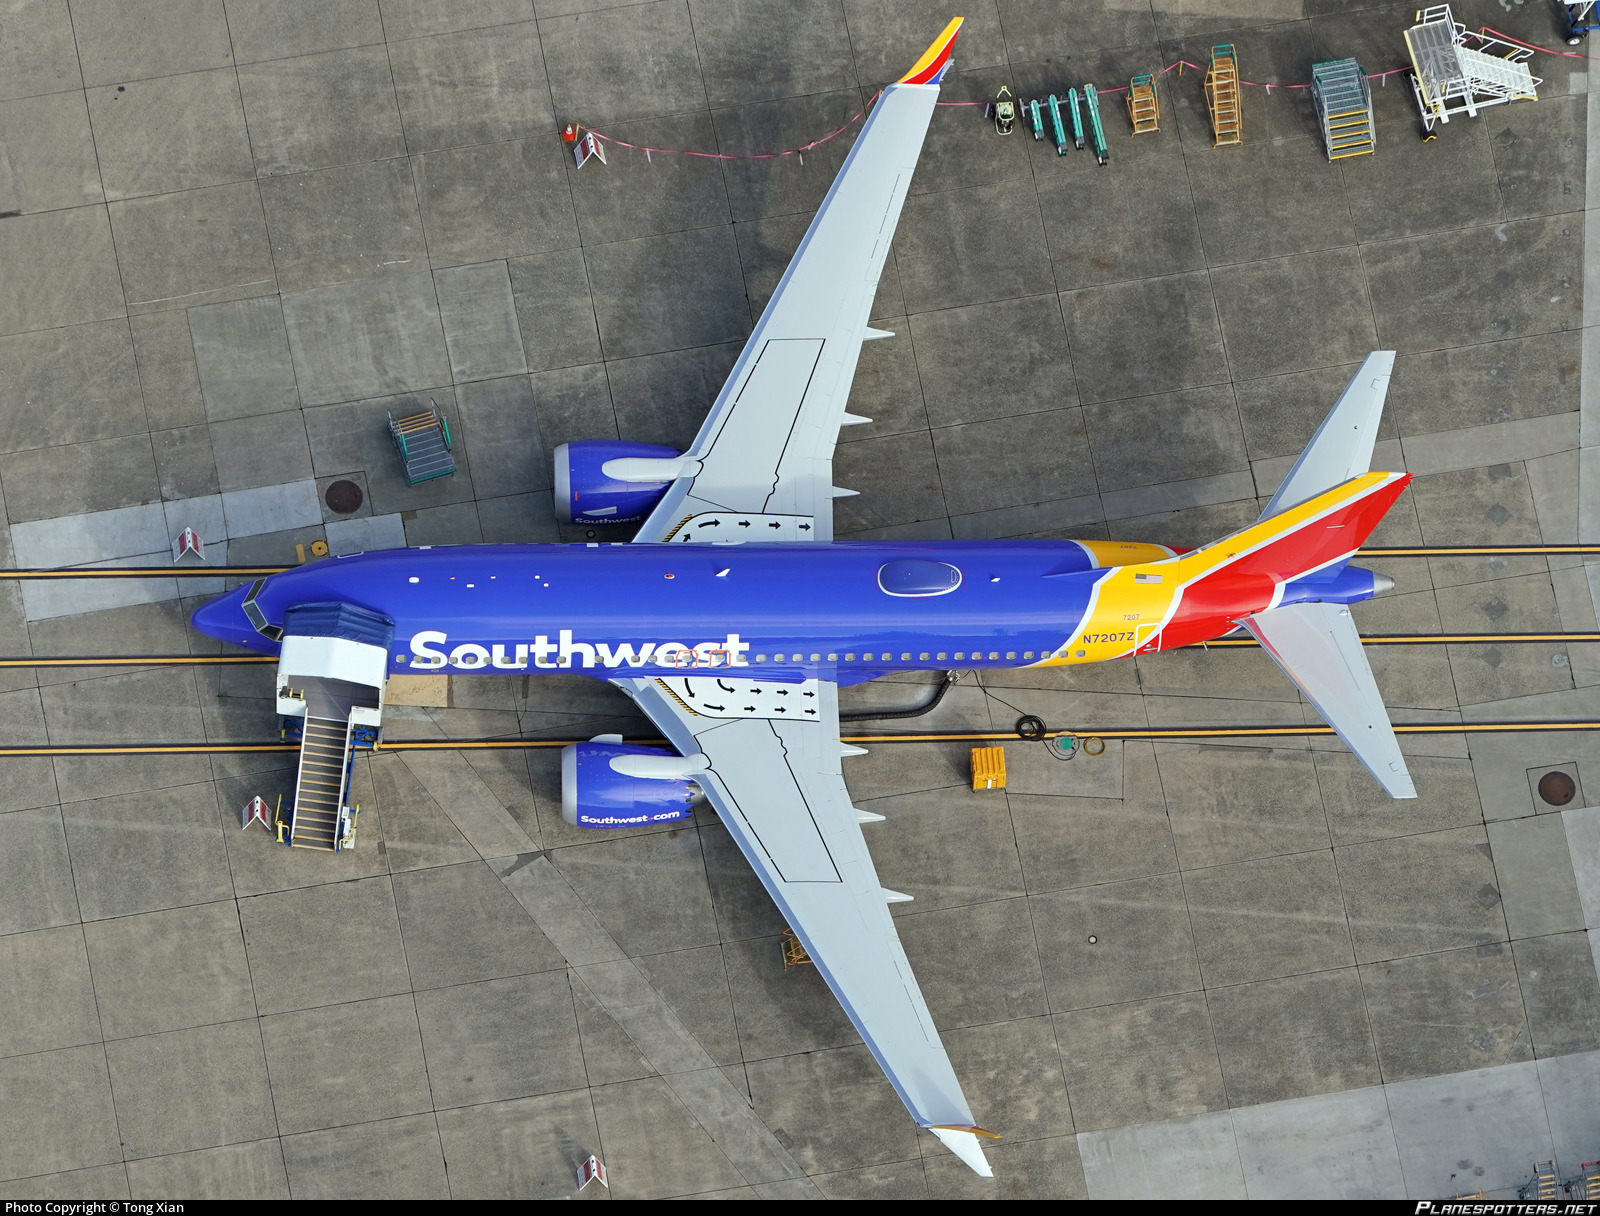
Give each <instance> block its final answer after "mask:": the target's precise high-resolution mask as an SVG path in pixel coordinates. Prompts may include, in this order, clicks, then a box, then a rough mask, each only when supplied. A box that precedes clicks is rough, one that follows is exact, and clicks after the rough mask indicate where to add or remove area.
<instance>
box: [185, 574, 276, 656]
mask: <svg viewBox="0 0 1600 1216" xmlns="http://www.w3.org/2000/svg"><path fill="white" fill-rule="evenodd" d="M246 590H247V588H244V587H239V588H236V589H234V590H233V591H230V592H228V593H227V594H226V595H219V596H218V597H217V598H216V599H214V600H208V601H207V602H206V603H204V604H201V605H200V607H198V608H196V609H195V610H194V613H193V614H192V615H191V616H190V617H189V623H190V624H191V625H193V626H194V627H195V628H196V629H197V630H199V631H200V632H201V633H203V634H205V635H206V636H207V637H209V638H216V639H217V641H219V642H230V643H232V644H233V645H235V646H247V647H249V648H250V649H251V650H256V649H259V648H260V647H258V646H257V645H255V643H257V642H264V641H266V639H265V638H263V637H261V635H260V634H258V633H257V632H256V631H255V629H254V628H253V627H252V626H251V624H250V620H249V618H248V617H246V616H245V614H244V609H243V608H241V607H240V605H241V604H242V603H243V602H244V597H245V592H246Z"/></svg>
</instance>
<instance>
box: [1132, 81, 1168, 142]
mask: <svg viewBox="0 0 1600 1216" xmlns="http://www.w3.org/2000/svg"><path fill="white" fill-rule="evenodd" d="M1128 117H1129V118H1130V119H1132V120H1133V133H1134V134H1135V135H1146V134H1149V133H1150V132H1152V131H1159V130H1161V103H1160V102H1159V101H1158V100H1157V99H1156V86H1155V80H1154V79H1153V78H1152V77H1151V76H1150V74H1149V73H1148V72H1147V73H1145V74H1144V75H1143V76H1135V77H1134V78H1133V79H1132V80H1130V81H1128Z"/></svg>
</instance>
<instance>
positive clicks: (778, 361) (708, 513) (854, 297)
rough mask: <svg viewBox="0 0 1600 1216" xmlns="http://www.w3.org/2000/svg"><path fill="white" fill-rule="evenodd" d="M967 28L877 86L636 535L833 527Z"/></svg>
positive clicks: (780, 532)
mask: <svg viewBox="0 0 1600 1216" xmlns="http://www.w3.org/2000/svg"><path fill="white" fill-rule="evenodd" d="M960 26H961V19H960V18H959V17H958V18H956V19H955V20H954V21H952V22H951V23H950V24H949V25H948V26H947V27H946V28H945V31H944V32H943V33H942V34H940V36H939V38H938V39H937V40H936V41H935V42H934V44H933V45H932V46H931V47H929V48H928V51H927V53H926V54H924V56H923V57H922V59H921V60H919V61H918V63H917V66H916V67H914V68H913V69H912V70H911V71H910V72H908V73H907V74H906V76H905V77H904V78H903V79H902V80H900V81H897V82H896V83H894V84H892V85H889V86H888V87H887V88H885V89H884V91H883V93H882V95H881V96H880V97H879V98H878V100H877V104H875V105H874V106H873V108H872V113H871V114H869V115H868V116H867V120H866V124H865V125H864V126H863V127H862V130H861V134H860V136H859V137H858V138H857V139H856V142H855V146H854V147H853V148H851V149H850V154H849V156H847V157H846V158H845V162H844V166H843V168H841V169H840V170H839V175H838V177H836V178H835V179H834V182H833V186H832V188H830V189H829V191H828V194H827V197H826V198H825V199H823V202H822V206H821V207H820V208H819V209H818V211H817V214H816V217H815V218H814V219H813V220H812V221H811V226H810V228H808V229H807V230H806V234H805V237H804V238H803V239H802V240H801V242H800V247H799V249H798V250H796V252H795V255H794V258H793V260H792V261H791V262H790V263H789V268H788V270H786V271H785V272H784V275H783V278H782V280H781V281H780V282H779V283H778V288H777V290H776V291H775V292H773V295H772V299H771V300H770V301H769V302H768V304H767V307H766V311H764V312H763V313H762V314H761V320H760V321H759V322H758V323H757V324H756V327H755V331H754V332H753V333H752V334H751V335H750V339H749V341H747V342H746V343H745V347H744V350H743V352H742V353H741V354H740V356H739V360H738V362H737V363H735V364H734V367H733V372H732V373H731V374H730V375H729V377H728V381H727V383H726V384H724V385H723V387H722V391H721V393H719V394H718V396H717V400H716V403H715V404H714V405H713V406H712V407H711V412H710V413H709V414H708V415H707V416H706V420H705V422H704V424H703V425H702V426H701V428H700V433H699V434H698V435H697V436H695V441H694V444H693V445H692V446H691V447H690V449H689V451H688V452H687V453H686V454H685V458H686V460H687V461H688V462H689V463H688V464H687V465H686V466H685V468H686V472H685V473H684V475H683V476H680V477H679V478H678V479H677V481H675V482H674V483H673V485H672V487H671V488H670V489H669V490H668V491H667V494H666V497H665V498H663V499H662V500H661V502H660V504H659V505H658V506H657V507H656V509H655V510H654V511H653V512H652V513H651V515H650V517H649V518H648V519H647V520H645V522H644V525H643V526H642V527H641V528H640V529H639V532H638V534H637V535H636V536H635V537H634V539H635V540H636V541H673V540H689V539H694V538H695V537H696V536H705V535H708V533H705V532H696V531H695V530H694V529H693V527H692V526H691V525H690V521H691V520H694V519H696V518H697V517H701V516H705V517H708V518H717V517H725V516H728V515H730V514H733V515H739V516H745V517H761V522H762V524H763V525H765V526H769V527H775V528H776V529H777V532H776V535H777V537H778V538H781V539H786V540H787V539H796V540H815V541H830V540H832V539H833V499H834V498H835V497H836V496H837V495H836V493H835V490H834V486H833V449H834V445H835V444H836V443H837V441H838V438H839V428H840V427H841V426H843V425H844V424H845V423H846V422H847V421H849V419H847V416H846V414H845V404H846V402H847V401H848V399H849V396H850V385H851V382H852V381H853V380H854V379H855V371H856V362H857V360H858V359H859V357H860V354H861V343H862V342H863V341H865V340H866V339H867V337H868V333H869V330H868V327H867V317H868V315H869V313H870V312H871V310H872V301H873V297H874V296H875V295H876V294H877V289H878V279H879V277H880V276H881V275H882V273H883V266H884V261H885V259H886V258H887V257H888V256H889V243H890V242H891V241H892V240H893V239H894V233H895V228H896V227H897V226H898V224H899V222H900V209H901V206H902V205H903V204H904V202H905V197H906V191H907V190H908V189H909V188H910V185H911V175H912V172H913V171H914V170H915V169H916V165H917V158H918V157H919V156H920V155H921V153H922V143H923V139H924V137H925V136H926V134H927V131H928V121H929V119H930V118H932V116H933V107H934V103H935V102H936V101H937V100H938V98H939V84H938V81H939V79H940V78H941V77H942V76H943V73H944V70H945V68H946V66H947V65H948V62H949V57H950V50H951V45H952V44H953V43H954V41H955V36H956V33H957V31H958V30H959V29H960ZM875 336H883V337H887V336H891V335H887V334H882V335H875ZM856 421H868V420H867V419H858V420H856ZM701 522H705V521H703V520H702V521H701ZM758 526H759V525H758ZM712 531H713V532H718V531H722V532H723V533H724V534H725V530H722V529H712Z"/></svg>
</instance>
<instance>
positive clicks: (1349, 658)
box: [1239, 604, 1417, 798]
mask: <svg viewBox="0 0 1600 1216" xmlns="http://www.w3.org/2000/svg"><path fill="white" fill-rule="evenodd" d="M1239 623H1240V624H1241V625H1243V626H1244V627H1245V628H1246V629H1248V630H1249V631H1250V632H1251V634H1252V635H1253V636H1254V637H1255V639H1256V641H1258V642H1260V643H1261V648H1262V649H1263V650H1265V651H1266V652H1267V653H1268V654H1270V655H1271V656H1272V658H1273V661H1274V662H1276V663H1277V664H1278V666H1279V667H1281V668H1283V674H1284V675H1286V676H1288V677H1289V678H1290V679H1291V680H1293V681H1294V683H1295V687H1296V688H1298V689H1299V690H1300V691H1301V692H1302V693H1304V694H1305V698H1306V700H1307V701H1310V702H1311V704H1312V706H1313V707H1314V708H1315V709H1316V711H1317V712H1318V713H1319V714H1321V715H1322V718H1323V720H1324V721H1325V722H1327V724H1328V725H1329V726H1331V727H1333V730H1334V733H1335V734H1337V735H1338V736H1339V738H1341V739H1343V740H1344V742H1345V746H1346V747H1348V748H1349V749H1350V750H1351V751H1352V752H1354V753H1355V755H1356V759H1357V760H1359V761H1361V763H1362V764H1364V765H1366V767H1367V771H1368V772H1369V773H1371V774H1372V775H1373V776H1374V777H1376V778H1377V779H1378V784H1379V785H1381V786H1383V788H1384V789H1385V790H1387V791H1388V792H1389V796H1390V797H1391V798H1415V797H1416V796H1417V790H1416V787H1415V786H1414V785H1412V784H1411V774H1410V772H1409V771H1408V770H1407V769H1406V761H1405V757H1404V756H1402V755H1401V754H1400V744H1399V741H1398V740H1396V739H1395V737H1394V727H1393V726H1391V725H1390V723H1389V711H1388V710H1387V709H1386V708H1384V704H1383V697H1382V695H1381V694H1380V693H1379V692H1378V682H1377V681H1376V680H1374V679H1373V678H1372V666H1371V664H1369V663H1368V662H1367V654H1366V651H1365V650H1363V649H1362V646H1361V635H1360V634H1358V633H1357V632H1356V625H1355V621H1354V620H1352V619H1351V617H1350V609H1348V608H1346V607H1345V606H1344V605H1342V604H1291V605H1289V607H1287V608H1269V609H1268V610H1267V611H1265V612H1258V613H1256V614H1255V615H1254V616H1247V617H1245V618H1244V620H1242V621H1240V622H1239Z"/></svg>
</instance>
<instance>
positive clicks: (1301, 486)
mask: <svg viewBox="0 0 1600 1216" xmlns="http://www.w3.org/2000/svg"><path fill="white" fill-rule="evenodd" d="M1393 371H1394V351H1392V350H1375V351H1373V352H1372V353H1371V354H1370V355H1368V356H1367V357H1366V360H1365V361H1364V362H1363V363H1362V364H1361V366H1360V368H1358V369H1357V370H1356V374H1355V375H1354V376H1353V377H1352V378H1351V380H1350V383H1349V384H1348V385H1346V386H1345V390H1344V392H1343V393H1341V394H1340V395H1339V400H1338V401H1336V402H1335V403H1334V406H1333V409H1331V410H1329V411H1328V416H1327V417H1326V418H1324V419H1323V420H1322V425H1321V426H1319V427H1318V428H1317V433H1316V434H1315V435H1313V436H1312V437H1311V442H1310V443H1309V444H1307V445H1306V450H1305V451H1303V452H1301V453H1300V459H1299V460H1297V461H1295V462H1294V467H1293V468H1292V469H1290V470H1289V475H1288V476H1287V477H1285V478H1284V479H1283V484H1282V485H1280V486H1279V487H1278V492H1277V493H1276V494H1274V495H1273V496H1272V501H1271V502H1269V503H1267V509H1266V510H1265V511H1263V512H1261V518H1262V519H1266V518H1267V517H1268V516H1272V515H1276V514H1277V513H1278V512H1279V511H1287V510H1288V509H1289V508H1290V507H1293V506H1296V505H1298V504H1299V503H1303V502H1305V501H1307V500H1308V499H1312V498H1315V497H1316V496H1317V495H1318V494H1321V493H1323V492H1324V491H1327V490H1331V489H1333V487H1334V486H1341V485H1343V484H1344V483H1345V482H1347V481H1349V480H1350V479H1351V478H1352V477H1360V476H1361V475H1362V474H1363V473H1365V472H1366V471H1367V470H1368V469H1370V468H1371V467H1372V447H1373V445H1374V444H1375V443H1376V442H1377V441H1378V423H1379V421H1381V420H1382V418H1383V402H1384V398H1385V397H1387V396H1388V395H1389V376H1390V374H1391V373H1392V372H1393Z"/></svg>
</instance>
